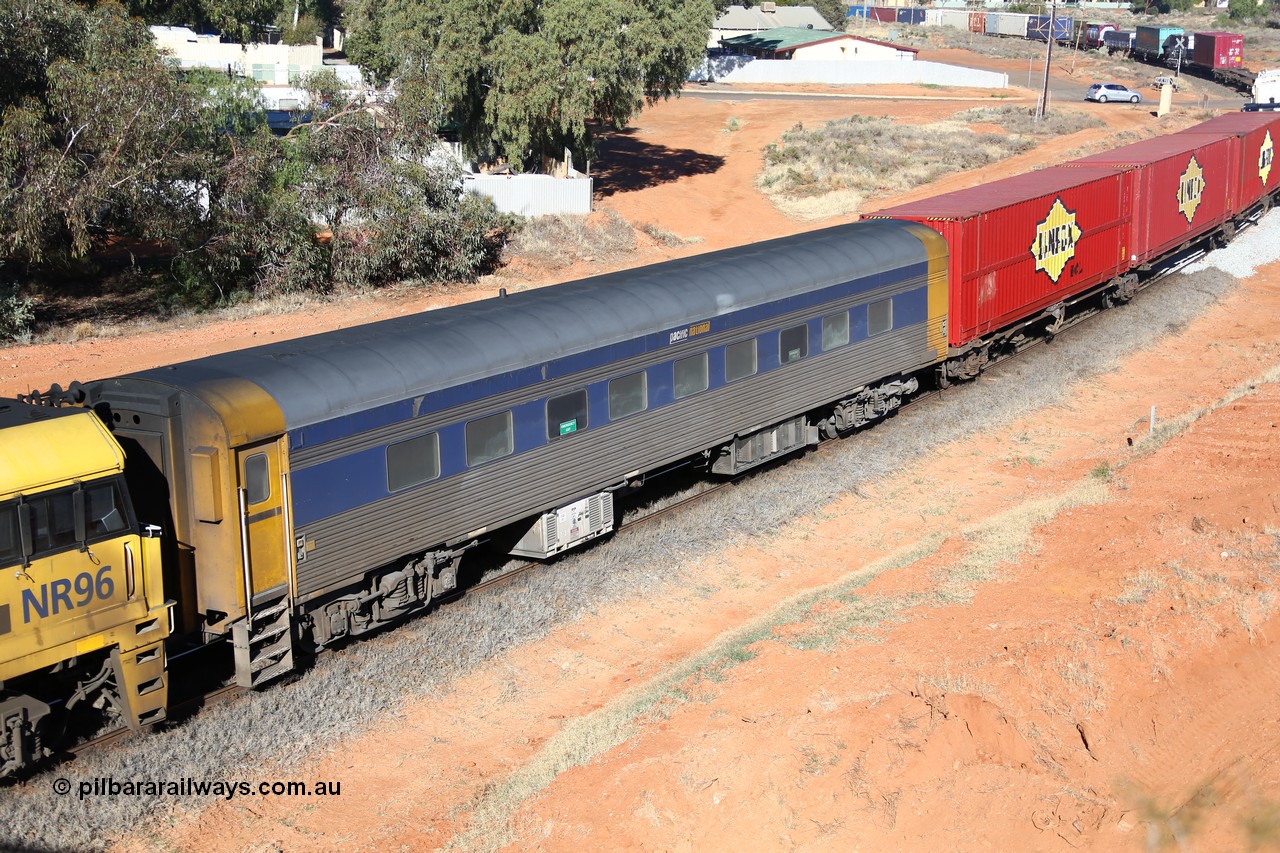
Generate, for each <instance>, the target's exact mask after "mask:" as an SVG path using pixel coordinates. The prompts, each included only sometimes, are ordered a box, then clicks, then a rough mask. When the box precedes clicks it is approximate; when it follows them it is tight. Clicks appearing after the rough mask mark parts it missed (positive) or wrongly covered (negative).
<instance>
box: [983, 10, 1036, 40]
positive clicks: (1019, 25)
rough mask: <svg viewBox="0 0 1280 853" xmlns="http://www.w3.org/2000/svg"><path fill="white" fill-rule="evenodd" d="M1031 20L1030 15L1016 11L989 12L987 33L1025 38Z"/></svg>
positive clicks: (1004, 36)
mask: <svg viewBox="0 0 1280 853" xmlns="http://www.w3.org/2000/svg"><path fill="white" fill-rule="evenodd" d="M1030 20H1031V16H1030V15H1022V14H1019V13H1015V12H988V13H987V35H989V36H1001V37H1003V38H1020V39H1024V38H1026V37H1027V23H1028V22H1029V21H1030Z"/></svg>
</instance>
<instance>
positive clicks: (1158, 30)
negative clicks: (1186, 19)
mask: <svg viewBox="0 0 1280 853" xmlns="http://www.w3.org/2000/svg"><path fill="white" fill-rule="evenodd" d="M1137 32H1138V35H1137V38H1135V39H1134V42H1133V50H1134V52H1135V53H1140V54H1142V55H1143V56H1146V57H1148V58H1149V59H1158V58H1160V57H1161V56H1163V55H1164V50H1165V45H1166V44H1168V43H1169V39H1170V38H1172V37H1173V36H1180V35H1182V27H1151V26H1146V25H1143V26H1140V27H1138V30H1137Z"/></svg>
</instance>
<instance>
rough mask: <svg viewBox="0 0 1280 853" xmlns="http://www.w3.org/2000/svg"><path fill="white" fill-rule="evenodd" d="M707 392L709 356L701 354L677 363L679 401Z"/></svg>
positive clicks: (677, 393)
mask: <svg viewBox="0 0 1280 853" xmlns="http://www.w3.org/2000/svg"><path fill="white" fill-rule="evenodd" d="M705 390H707V354H706V353H705V352H704V353H699V354H698V355H695V356H690V357H689V358H682V359H680V360H679V361H677V362H676V384H675V397H676V399H677V400H679V399H681V398H684V397H688V396H691V395H693V394H698V393H700V392H702V391H705Z"/></svg>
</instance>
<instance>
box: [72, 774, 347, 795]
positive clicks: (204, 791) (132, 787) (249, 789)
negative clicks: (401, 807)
mask: <svg viewBox="0 0 1280 853" xmlns="http://www.w3.org/2000/svg"><path fill="white" fill-rule="evenodd" d="M53 792H54V793H55V794H57V795H58V796H67V795H68V794H73V793H74V794H75V795H76V797H77V798H79V799H81V800H84V799H88V798H90V797H220V798H222V799H224V800H232V799H235V798H236V797H340V796H342V783H341V782H336V781H333V780H329V779H318V780H315V781H311V782H304V781H299V780H289V781H275V782H242V781H238V780H232V779H217V780H208V779H192V778H191V777H189V776H188V777H187V778H185V779H177V780H171V779H144V778H133V779H124V780H119V779H114V778H111V777H109V776H98V777H95V778H93V779H82V780H80V781H79V782H75V783H72V781H71V780H70V779H66V778H63V777H59V778H57V779H54V780H53Z"/></svg>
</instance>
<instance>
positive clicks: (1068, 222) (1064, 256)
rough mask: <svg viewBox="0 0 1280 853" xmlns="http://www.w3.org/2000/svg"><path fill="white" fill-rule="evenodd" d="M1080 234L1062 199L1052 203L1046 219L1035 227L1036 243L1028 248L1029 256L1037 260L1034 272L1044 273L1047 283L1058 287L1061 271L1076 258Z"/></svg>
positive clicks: (1071, 213)
mask: <svg viewBox="0 0 1280 853" xmlns="http://www.w3.org/2000/svg"><path fill="white" fill-rule="evenodd" d="M1080 234H1081V231H1080V226H1079V225H1077V224H1076V212H1075V211H1074V210H1067V206H1066V205H1065V204H1063V203H1062V199H1061V198H1056V199H1054V200H1053V207H1051V208H1049V215H1048V216H1046V217H1045V218H1044V220H1043V221H1041V223H1040V224H1039V225H1037V226H1036V239H1035V241H1034V242H1033V243H1032V244H1031V256H1032V257H1033V258H1035V259H1036V270H1037V271H1039V270H1044V271H1045V272H1046V273H1047V274H1048V276H1049V278H1050V280H1052V281H1053V283H1054V284H1057V282H1058V279H1059V278H1060V277H1061V276H1062V271H1063V270H1064V269H1066V266H1067V264H1068V263H1069V262H1070V261H1071V259H1072V258H1074V257H1075V254H1076V243H1077V242H1079V240H1080Z"/></svg>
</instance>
